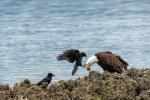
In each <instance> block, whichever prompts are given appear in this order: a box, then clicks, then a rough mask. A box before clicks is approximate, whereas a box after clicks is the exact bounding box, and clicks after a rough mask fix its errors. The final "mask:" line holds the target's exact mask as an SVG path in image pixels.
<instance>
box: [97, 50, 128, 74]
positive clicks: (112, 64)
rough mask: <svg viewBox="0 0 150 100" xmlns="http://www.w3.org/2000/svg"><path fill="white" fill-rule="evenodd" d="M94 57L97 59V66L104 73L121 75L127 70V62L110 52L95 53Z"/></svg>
mask: <svg viewBox="0 0 150 100" xmlns="http://www.w3.org/2000/svg"><path fill="white" fill-rule="evenodd" d="M95 56H97V58H98V59H99V61H98V65H100V66H101V67H102V68H103V70H104V71H106V70H107V71H109V72H117V73H122V72H123V71H124V70H127V66H128V64H127V62H125V61H124V60H123V59H122V58H121V57H120V56H116V55H115V54H113V53H111V52H108V51H104V52H99V53H96V54H95Z"/></svg>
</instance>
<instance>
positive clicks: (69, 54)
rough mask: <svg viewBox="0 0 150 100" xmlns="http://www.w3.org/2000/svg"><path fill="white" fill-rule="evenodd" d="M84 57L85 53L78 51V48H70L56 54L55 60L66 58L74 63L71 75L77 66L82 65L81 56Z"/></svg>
mask: <svg viewBox="0 0 150 100" xmlns="http://www.w3.org/2000/svg"><path fill="white" fill-rule="evenodd" d="M83 57H86V54H85V53H84V52H80V51H79V50H76V49H70V50H65V51H64V52H63V54H59V55H58V56H57V60H58V61H61V60H67V61H68V62H70V63H74V62H75V65H74V68H73V70H72V75H74V74H75V73H76V71H77V69H78V66H82V58H83Z"/></svg>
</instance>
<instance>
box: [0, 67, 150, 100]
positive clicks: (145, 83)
mask: <svg viewBox="0 0 150 100" xmlns="http://www.w3.org/2000/svg"><path fill="white" fill-rule="evenodd" d="M0 100H150V69H134V68H132V69H129V70H128V72H127V73H126V75H121V74H117V73H109V72H103V73H100V72H96V71H91V72H89V76H85V77H83V78H78V79H76V80H68V81H63V80H62V81H59V82H57V83H54V84H50V85H49V86H48V84H47V83H44V84H42V85H41V86H37V85H36V84H33V83H31V82H30V80H28V79H26V80H24V81H23V82H21V83H20V84H18V83H16V84H15V85H14V86H13V87H9V85H0Z"/></svg>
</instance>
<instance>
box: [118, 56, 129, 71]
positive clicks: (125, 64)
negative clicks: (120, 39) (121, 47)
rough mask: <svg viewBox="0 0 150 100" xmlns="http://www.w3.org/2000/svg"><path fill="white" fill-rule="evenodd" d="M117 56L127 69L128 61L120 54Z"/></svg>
mask: <svg viewBox="0 0 150 100" xmlns="http://www.w3.org/2000/svg"><path fill="white" fill-rule="evenodd" d="M116 57H117V58H118V59H119V61H120V62H121V63H122V64H123V65H124V66H125V69H126V70H127V67H126V66H128V65H129V64H128V63H127V62H126V61H124V60H123V59H122V58H121V57H120V56H119V55H116Z"/></svg>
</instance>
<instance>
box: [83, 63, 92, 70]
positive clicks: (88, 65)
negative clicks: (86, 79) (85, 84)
mask: <svg viewBox="0 0 150 100" xmlns="http://www.w3.org/2000/svg"><path fill="white" fill-rule="evenodd" d="M84 67H86V69H87V70H88V71H89V70H91V64H89V63H88V64H84Z"/></svg>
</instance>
